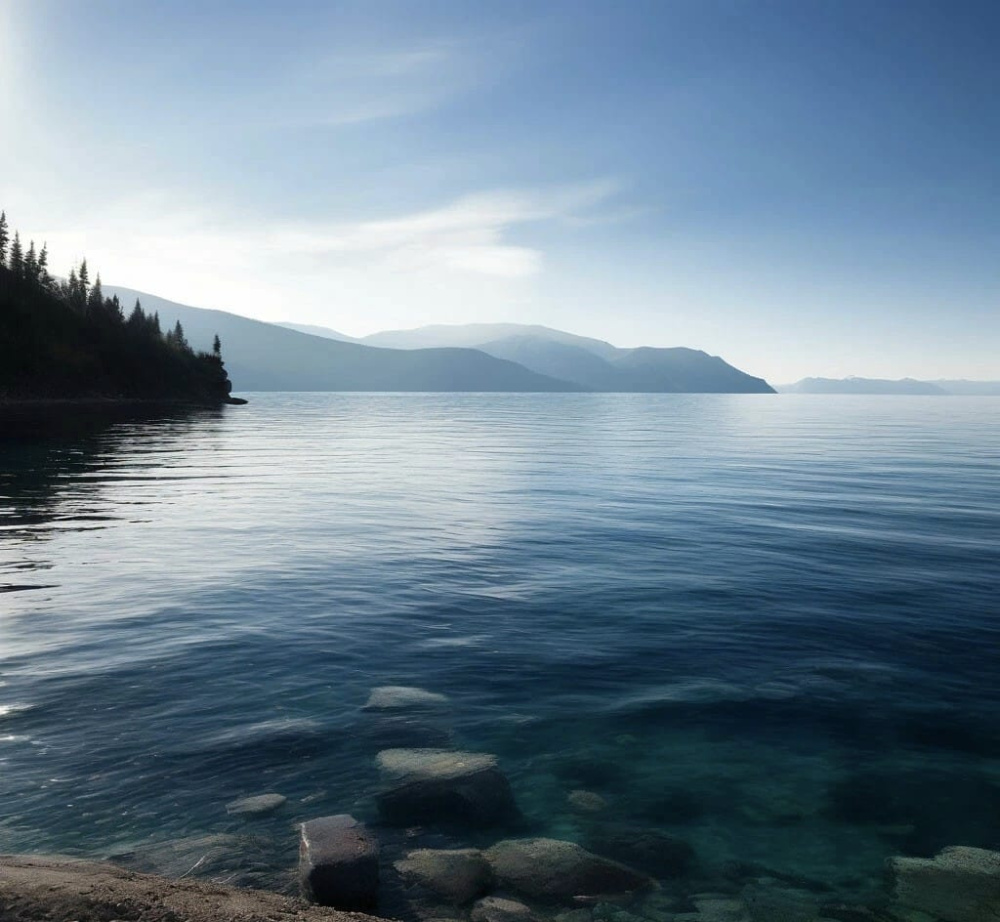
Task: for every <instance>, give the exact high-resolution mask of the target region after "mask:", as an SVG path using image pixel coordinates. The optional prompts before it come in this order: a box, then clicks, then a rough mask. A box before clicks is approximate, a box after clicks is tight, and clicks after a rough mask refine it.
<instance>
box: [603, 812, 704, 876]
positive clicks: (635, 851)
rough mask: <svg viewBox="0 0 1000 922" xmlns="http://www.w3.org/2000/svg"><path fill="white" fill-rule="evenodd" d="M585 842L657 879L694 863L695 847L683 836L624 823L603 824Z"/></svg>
mask: <svg viewBox="0 0 1000 922" xmlns="http://www.w3.org/2000/svg"><path fill="white" fill-rule="evenodd" d="M585 844H586V846H587V848H589V849H590V850H591V851H592V852H596V853H597V854H598V855H605V856H607V857H608V858H613V859H614V860H615V861H620V862H622V863H623V864H626V865H629V866H631V867H635V868H638V869H639V870H640V871H643V872H644V873H646V874H650V875H652V876H653V877H655V878H657V879H658V880H665V879H668V878H672V877H681V876H683V875H684V874H686V873H687V872H688V871H689V870H690V869H691V866H692V865H693V864H694V863H695V851H694V849H693V848H692V847H691V846H690V845H689V844H688V843H687V842H685V841H684V840H683V839H679V838H677V837H676V836H671V835H667V834H666V833H663V832H656V831H655V830H652V829H644V828H642V827H637V826H629V825H625V824H618V823H615V824H611V825H602V826H600V827H598V828H597V829H595V830H593V831H592V832H591V834H590V835H589V836H588V837H587V840H586V843H585Z"/></svg>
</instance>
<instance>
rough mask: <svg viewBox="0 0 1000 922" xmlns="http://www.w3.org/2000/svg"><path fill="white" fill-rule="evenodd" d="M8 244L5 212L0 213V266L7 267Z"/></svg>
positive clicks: (8, 236) (8, 235)
mask: <svg viewBox="0 0 1000 922" xmlns="http://www.w3.org/2000/svg"><path fill="white" fill-rule="evenodd" d="M8 243H10V232H9V231H8V230H7V212H6V211H0V266H6V265H7V244H8Z"/></svg>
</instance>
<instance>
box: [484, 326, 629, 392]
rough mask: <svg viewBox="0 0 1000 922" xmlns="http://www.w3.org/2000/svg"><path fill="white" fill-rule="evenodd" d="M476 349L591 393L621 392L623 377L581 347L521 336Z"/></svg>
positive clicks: (605, 362) (500, 340)
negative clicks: (591, 391) (576, 385)
mask: <svg viewBox="0 0 1000 922" xmlns="http://www.w3.org/2000/svg"><path fill="white" fill-rule="evenodd" d="M476 348H477V349H481V350H482V351H483V352H487V353H489V354H490V355H492V356H495V357H496V358H500V359H507V360H508V361H511V362H517V363H518V364H519V365H523V366H524V367H525V368H530V369H531V370H532V371H537V372H538V373H539V374H544V375H551V376H552V377H554V378H561V379H562V380H564V381H573V382H574V383H576V384H579V385H581V386H582V387H585V388H587V390H598V391H614V390H620V389H621V387H620V385H621V383H622V382H621V373H620V372H619V371H618V370H617V369H615V368H614V366H612V365H611V364H610V363H609V362H607V361H605V359H603V358H601V357H600V356H599V355H595V354H594V353H593V352H590V351H588V350H587V349H584V348H582V347H580V346H574V345H570V344H569V343H565V342H559V341H556V340H550V339H544V338H542V337H540V336H532V335H525V334H521V335H516V336H508V337H506V338H504V339H497V340H493V341H492V342H487V343H482V344H481V345H478V346H476ZM612 348H613V347H612ZM542 369H544V371H543V370H542Z"/></svg>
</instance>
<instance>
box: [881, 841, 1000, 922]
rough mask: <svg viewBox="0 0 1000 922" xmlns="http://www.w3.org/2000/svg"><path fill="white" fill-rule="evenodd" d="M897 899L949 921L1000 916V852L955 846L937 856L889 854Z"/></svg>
mask: <svg viewBox="0 0 1000 922" xmlns="http://www.w3.org/2000/svg"><path fill="white" fill-rule="evenodd" d="M887 868H888V872H889V877H890V882H891V885H892V891H893V896H894V898H895V900H896V902H897V903H899V904H900V905H901V906H904V907H907V908H909V909H918V910H920V911H921V912H926V913H929V914H931V915H933V916H937V917H938V918H940V919H945V920H946V922H997V920H998V919H1000V852H992V851H987V850H986V849H982V848H969V847H966V846H961V845H960V846H954V847H952V848H946V849H944V850H943V851H942V852H940V853H939V854H938V855H937V857H935V858H890V859H889V860H888V862H887Z"/></svg>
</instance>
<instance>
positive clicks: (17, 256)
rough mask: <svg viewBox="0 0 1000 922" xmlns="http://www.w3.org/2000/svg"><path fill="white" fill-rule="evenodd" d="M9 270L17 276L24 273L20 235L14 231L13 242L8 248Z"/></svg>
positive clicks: (19, 276)
mask: <svg viewBox="0 0 1000 922" xmlns="http://www.w3.org/2000/svg"><path fill="white" fill-rule="evenodd" d="M10 270H11V272H13V273H14V275H16V276H17V277H18V278H21V276H23V275H24V250H23V249H22V248H21V235H20V234H19V233H18V232H17V231H14V243H13V245H12V246H11V248H10Z"/></svg>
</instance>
